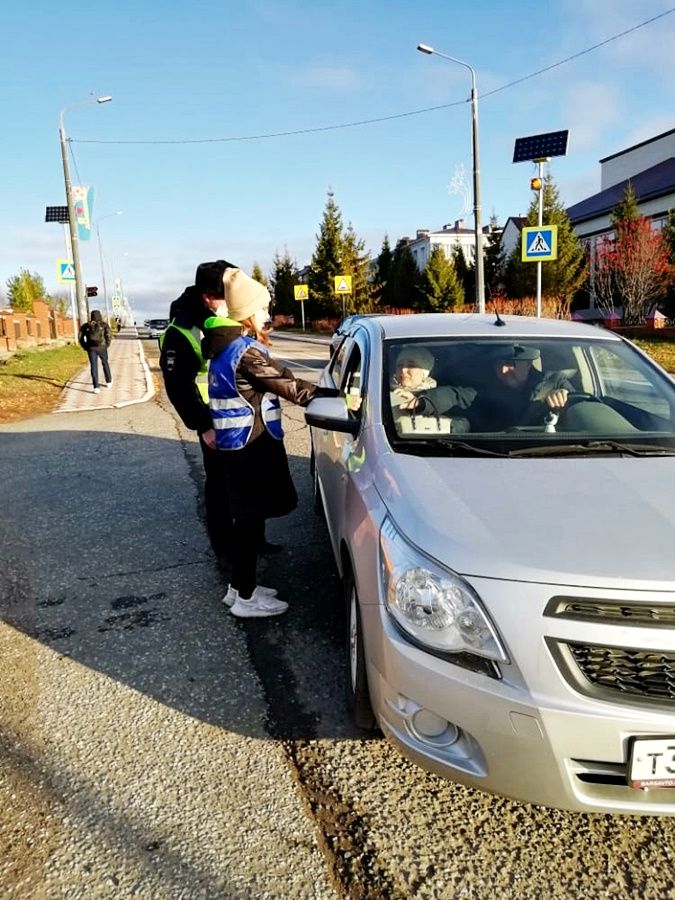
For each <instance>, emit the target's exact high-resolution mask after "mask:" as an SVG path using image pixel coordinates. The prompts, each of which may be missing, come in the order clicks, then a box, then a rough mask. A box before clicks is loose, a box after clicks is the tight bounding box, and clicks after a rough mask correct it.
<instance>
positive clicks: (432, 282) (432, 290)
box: [416, 246, 464, 312]
mask: <svg viewBox="0 0 675 900" xmlns="http://www.w3.org/2000/svg"><path fill="white" fill-rule="evenodd" d="M460 253H461V248H460ZM453 255H454V254H453ZM463 255H464V254H462V256H463ZM463 303H464V289H463V287H462V284H461V282H460V280H459V276H458V275H457V272H456V270H455V266H454V262H453V260H450V259H448V257H447V256H446V255H445V250H444V249H443V248H442V247H438V246H436V247H434V249H433V250H432V251H431V256H430V257H429V259H428V260H427V264H426V266H425V268H424V271H423V272H422V277H421V279H420V284H419V289H418V292H417V303H416V308H417V309H419V310H420V311H423V312H450V310H452V309H453V308H454V307H455V306H459V305H461V304H463Z"/></svg>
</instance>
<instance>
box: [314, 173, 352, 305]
mask: <svg viewBox="0 0 675 900" xmlns="http://www.w3.org/2000/svg"><path fill="white" fill-rule="evenodd" d="M342 253H343V236H342V214H341V212H340V210H339V208H338V206H337V204H336V203H335V199H334V196H333V192H332V191H328V199H327V201H326V208H325V210H324V213H323V218H322V220H321V225H320V227H319V234H318V235H317V237H316V247H315V249H314V255H313V256H312V262H311V265H310V271H309V276H308V278H307V284H308V287H309V292H310V293H309V296H310V309H311V310H312V316H313V317H314V318H319V317H321V316H326V315H329V316H330V315H340V314H341V313H342V300H341V298H340V297H337V296H336V294H335V276H336V275H345V274H349V273H347V272H343V271H342V265H343V259H342Z"/></svg>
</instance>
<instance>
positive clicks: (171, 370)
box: [159, 287, 213, 434]
mask: <svg viewBox="0 0 675 900" xmlns="http://www.w3.org/2000/svg"><path fill="white" fill-rule="evenodd" d="M171 314H172V315H171V318H172V321H174V322H175V324H176V325H180V326H181V328H188V329H194V330H195V337H196V339H197V341H199V340H200V339H201V329H202V328H203V326H204V321H205V319H206V318H207V317H208V316H210V315H211V313H210V312H209V311H208V310H207V309H206V307H205V306H204V303H203V301H202V299H201V294H199V292H198V291H197V289H196V288H195V287H189V288H186V289H185V291H183V293H182V294H181V296H180V297H179V298H178V299H177V300H174V301H173V303H172V304H171ZM159 366H160V368H161V370H162V375H163V376H164V386H165V387H166V393H167V396H168V398H169V400H170V401H171V404H172V405H173V406H174V408H175V410H176V412H177V413H178V415H179V416H180V417H181V419H182V420H183V424H184V425H185V427H186V428H190V429H192V430H193V431H196V432H198V433H199V434H203V433H204V432H205V431H209V429H211V428H213V423H212V421H211V413H210V412H209V407H208V406H207V404H206V403H205V402H204V400H203V399H202V396H201V394H200V393H199V390H198V389H197V386H196V384H195V378H196V377H197V375H198V374H199V370H200V359H199V357H198V356H197V354H196V353H195V351H194V349H193V347H192V345H191V344H190V342H189V341H188V339H187V338H186V337H185V335H184V334H182V333H181V332H180V331H178V330H177V329H176V328H172V327H169V328H167V330H166V331H165V332H164V335H163V336H162V350H161V353H160V356H159Z"/></svg>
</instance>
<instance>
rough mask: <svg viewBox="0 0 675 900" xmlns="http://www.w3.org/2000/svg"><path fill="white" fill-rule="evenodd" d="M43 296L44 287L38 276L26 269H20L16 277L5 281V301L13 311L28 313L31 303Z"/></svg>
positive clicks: (31, 308) (31, 306)
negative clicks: (7, 301) (6, 300)
mask: <svg viewBox="0 0 675 900" xmlns="http://www.w3.org/2000/svg"><path fill="white" fill-rule="evenodd" d="M44 296H45V285H44V282H43V280H42V278H40V276H39V275H38V274H37V273H35V272H33V273H32V274H31V273H30V272H29V271H28V269H20V270H19V274H18V275H14V276H12V278H8V279H7V299H8V300H9V302H10V305H11V306H12V308H13V309H16V310H21V312H27V313H30V312H32V311H33V301H34V300H41V299H42V298H43V297H44Z"/></svg>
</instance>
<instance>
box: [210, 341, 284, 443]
mask: <svg viewBox="0 0 675 900" xmlns="http://www.w3.org/2000/svg"><path fill="white" fill-rule="evenodd" d="M249 347H256V348H257V349H258V350H261V351H262V352H263V353H264V354H265V356H269V354H268V352H267V349H266V348H265V347H264V346H263V345H262V344H259V343H258V341H255V340H253V338H251V337H246V336H243V335H242V337H238V338H236V339H235V340H234V341H232V343H231V344H228V346H227V347H226V348H225V349H224V350H223V352H222V353H219V354H218V356H217V357H216V358H215V359H212V360H211V364H210V366H209V407H210V408H211V418H212V419H213V427H214V429H215V432H216V447H217V448H218V449H219V450H241V448H242V447H245V446H246V444H247V443H248V441H249V439H250V437H251V431H252V430H253V423H254V421H255V410H254V408H253V406H252V405H251V404H250V403H249V402H248V400H245V399H244V398H243V397H242V396H241V394H240V393H239V391H238V390H237V381H236V377H237V367H238V365H239V363H240V361H241V358H242V356H243V355H244V353H246V351H247V350H248V348H249ZM260 412H261V415H262V420H263V423H264V425H265V428H266V429H267V431H268V432H269V433H270V434H271V436H272V437H273V438H276V439H277V440H279V441H280V440H281V439H282V438H283V436H284V431H283V428H282V426H281V404H280V403H279V398H278V397H277V396H276V394H270V393H265V394H263V398H262V402H261V404H260Z"/></svg>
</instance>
